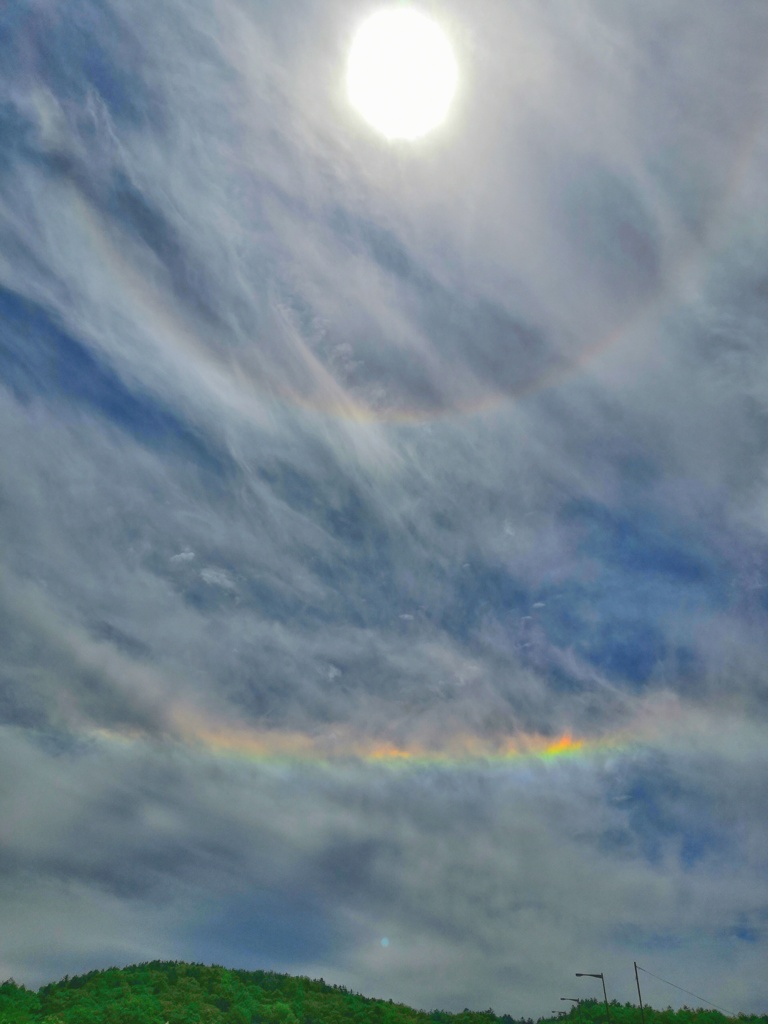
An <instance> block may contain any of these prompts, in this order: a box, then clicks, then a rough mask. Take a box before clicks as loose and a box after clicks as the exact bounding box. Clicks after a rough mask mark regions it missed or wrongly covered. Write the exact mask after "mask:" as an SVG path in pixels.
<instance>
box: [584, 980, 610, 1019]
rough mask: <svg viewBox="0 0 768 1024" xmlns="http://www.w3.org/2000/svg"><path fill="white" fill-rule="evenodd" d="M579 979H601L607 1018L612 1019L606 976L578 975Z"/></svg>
mask: <svg viewBox="0 0 768 1024" xmlns="http://www.w3.org/2000/svg"><path fill="white" fill-rule="evenodd" d="M576 977H577V978H599V979H600V981H602V983H603V998H604V999H605V1018H606V1020H610V1019H611V1011H610V1010H609V1009H608V993H607V992H606V991H605V975H603V974H586V973H584V974H579V973H577V974H576Z"/></svg>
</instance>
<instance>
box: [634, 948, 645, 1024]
mask: <svg viewBox="0 0 768 1024" xmlns="http://www.w3.org/2000/svg"><path fill="white" fill-rule="evenodd" d="M634 964H635V981H636V982H637V998H638V999H639V1000H640V1017H641V1019H642V1022H643V1024H645V1007H644V1006H643V997H642V996H641V995H640V978H639V976H638V973H637V960H635V961H634Z"/></svg>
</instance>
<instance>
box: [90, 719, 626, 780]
mask: <svg viewBox="0 0 768 1024" xmlns="http://www.w3.org/2000/svg"><path fill="white" fill-rule="evenodd" d="M93 735H94V736H96V737H98V738H101V739H105V740H117V741H119V742H123V743H125V742H129V743H130V742H139V741H142V740H145V739H148V738H149V737H147V736H146V735H140V734H136V733H116V732H114V731H111V730H103V729H102V730H96V731H95V732H94V733H93ZM165 738H166V740H167V741H168V742H170V743H171V744H176V745H179V746H181V747H183V748H184V749H186V750H189V751H191V752H198V753H202V754H207V755H212V756H214V757H222V758H231V759H237V760H244V761H250V762H255V763H282V764H295V765H302V764H304V765H307V764H313V765H317V764H328V765H331V764H352V763H359V764H368V765H380V766H385V767H392V768H397V767H409V766H410V767H413V768H419V767H430V766H434V767H439V766H461V765H463V766H467V767H469V766H472V765H477V766H481V765H494V764H495V765H504V764H509V763H511V762H517V761H522V760H535V761H553V760H556V759H563V758H572V757H576V756H581V755H586V754H589V753H593V752H598V751H606V750H614V749H616V748H617V747H619V746H626V738H624V739H622V738H621V737H619V736H618V735H614V736H612V737H602V738H591V739H590V738H586V737H574V736H573V735H572V734H571V733H563V734H562V735H560V736H558V737H551V736H541V735H535V734H519V735H515V736H512V737H497V738H486V737H482V736H478V735H472V734H469V733H461V734H459V733H456V734H453V735H451V736H448V737H446V738H444V739H442V740H441V741H440V742H438V743H428V742H420V741H408V742H396V741H393V740H389V739H381V738H378V737H372V736H364V735H360V734H357V733H355V732H353V731H352V730H351V729H349V728H347V727H343V726H341V727H338V728H336V729H333V730H330V731H328V732H325V733H321V734H309V733H305V732H299V731H290V730H276V729H258V728H249V727H246V726H240V725H230V724H223V723H214V724H211V723H210V722H208V721H205V720H203V719H202V718H201V717H199V716H198V715H196V714H192V713H190V712H188V711H185V712H178V711H177V712H176V713H175V714H174V716H173V722H172V724H171V726H170V728H169V730H168V732H167V733H166V734H165Z"/></svg>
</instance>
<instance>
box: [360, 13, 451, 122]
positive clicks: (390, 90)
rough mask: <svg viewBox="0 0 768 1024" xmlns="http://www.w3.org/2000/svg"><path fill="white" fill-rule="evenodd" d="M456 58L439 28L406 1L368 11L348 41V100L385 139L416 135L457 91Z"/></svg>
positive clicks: (440, 117)
mask: <svg viewBox="0 0 768 1024" xmlns="http://www.w3.org/2000/svg"><path fill="white" fill-rule="evenodd" d="M457 77H458V72H457V67H456V60H455V58H454V56H453V51H452V49H451V45H450V43H449V42H448V39H447V38H446V36H445V34H444V33H443V31H442V30H441V29H440V28H439V27H438V26H437V25H436V24H435V22H434V21H432V20H431V19H430V18H428V17H427V16H426V15H424V14H421V13H420V12H419V11H417V10H414V9H413V8H411V7H397V8H388V9H385V10H382V11H378V12H377V13H376V14H373V15H371V17H370V18H368V20H367V21H365V22H364V23H363V24H362V25H361V27H360V28H359V29H358V31H357V33H356V35H355V37H354V40H353V42H352V49H351V51H350V54H349V65H348V67H347V90H348V93H349V99H350V102H351V103H352V106H353V107H355V109H356V110H357V111H358V112H359V113H360V114H362V116H363V117H364V118H365V119H366V121H368V123H369V124H371V125H372V126H373V127H374V128H376V129H377V131H380V132H381V133H382V135H385V136H386V137H387V138H388V139H417V138H419V137H420V136H422V135H426V133H427V132H429V131H431V130H432V129H433V128H435V127H437V125H438V124H440V122H441V121H442V120H443V119H444V118H445V116H446V114H447V113H448V108H449V106H450V104H451V100H452V99H453V95H454V93H455V91H456V80H457Z"/></svg>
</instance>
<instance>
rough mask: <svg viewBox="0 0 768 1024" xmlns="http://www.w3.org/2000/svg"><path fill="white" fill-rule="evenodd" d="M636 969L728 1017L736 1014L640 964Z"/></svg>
mask: <svg viewBox="0 0 768 1024" xmlns="http://www.w3.org/2000/svg"><path fill="white" fill-rule="evenodd" d="M637 969H638V971H642V972H643V974H650V976H651V977H652V978H655V979H656V981H663V982H664V984H665V985H671V986H672V988H676V989H678V990H679V991H680V992H685V994H686V995H687V996H693V998H694V999H700V1000H701V1001H702V1003H706V1004H707V1006H714V1008H715V1009H716V1010H720V1012H721V1013H724V1014H726V1016H728V1017H735V1016H736V1014H735V1013H732V1012H731V1011H730V1010H725V1009H723V1007H722V1006H718V1005H717V1004H716V1003H710V1001H709V1000H708V999H705V998H704V996H697V995H696V993H695V992H689V991H688V989H687V988H680V986H679V985H676V984H675V983H674V981H667V979H666V978H660V977H659V976H658V974H654V973H653V972H652V971H646V969H645V968H644V967H641V966H640V964H638V965H637Z"/></svg>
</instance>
